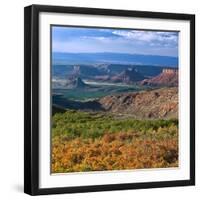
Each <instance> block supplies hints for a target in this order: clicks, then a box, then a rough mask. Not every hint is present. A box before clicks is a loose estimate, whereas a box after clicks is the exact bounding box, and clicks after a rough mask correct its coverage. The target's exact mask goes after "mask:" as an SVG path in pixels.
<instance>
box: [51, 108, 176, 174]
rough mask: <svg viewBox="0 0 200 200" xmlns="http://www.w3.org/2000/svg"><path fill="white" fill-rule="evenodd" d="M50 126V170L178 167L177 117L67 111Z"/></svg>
mask: <svg viewBox="0 0 200 200" xmlns="http://www.w3.org/2000/svg"><path fill="white" fill-rule="evenodd" d="M52 126H53V127H52V131H53V137H52V141H53V143H52V170H53V172H73V171H94V170H113V169H136V168H154V167H175V166H178V121H177V120H135V119H115V117H113V116H112V115H109V114H107V115H105V113H104V114H103V113H88V112H80V111H66V112H65V113H57V114H55V115H54V116H53V124H52Z"/></svg>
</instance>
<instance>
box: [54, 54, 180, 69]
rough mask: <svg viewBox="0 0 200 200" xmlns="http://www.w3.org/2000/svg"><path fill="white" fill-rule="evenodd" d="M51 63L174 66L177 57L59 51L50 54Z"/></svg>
mask: <svg viewBox="0 0 200 200" xmlns="http://www.w3.org/2000/svg"><path fill="white" fill-rule="evenodd" d="M52 60H53V64H96V63H107V64H111V63H112V64H138V65H162V66H172V67H176V66H177V65H178V58H177V57H170V56H157V55H139V54H126V53H59V52H54V53H53V54H52Z"/></svg>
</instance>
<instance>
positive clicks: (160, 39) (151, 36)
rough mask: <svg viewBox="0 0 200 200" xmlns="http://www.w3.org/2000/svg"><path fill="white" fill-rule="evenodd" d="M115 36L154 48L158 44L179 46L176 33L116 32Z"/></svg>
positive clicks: (114, 32)
mask: <svg viewBox="0 0 200 200" xmlns="http://www.w3.org/2000/svg"><path fill="white" fill-rule="evenodd" d="M112 33H113V34H114V35H118V36H121V37H123V38H125V39H128V40H134V41H136V42H137V41H139V42H150V43H152V46H155V45H156V44H157V45H158V46H159V45H161V44H167V43H168V45H177V42H178V41H177V40H178V35H177V33H174V32H157V31H140V30H131V31H127V30H115V31H113V32H112Z"/></svg>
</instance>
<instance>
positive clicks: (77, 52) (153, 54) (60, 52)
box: [52, 51, 178, 58]
mask: <svg viewBox="0 0 200 200" xmlns="http://www.w3.org/2000/svg"><path fill="white" fill-rule="evenodd" d="M52 53H71V54H100V53H113V54H128V55H141V56H160V57H172V58H178V56H169V55H158V54H138V53H120V52H112V51H102V52H68V51H67V52H66V51H52Z"/></svg>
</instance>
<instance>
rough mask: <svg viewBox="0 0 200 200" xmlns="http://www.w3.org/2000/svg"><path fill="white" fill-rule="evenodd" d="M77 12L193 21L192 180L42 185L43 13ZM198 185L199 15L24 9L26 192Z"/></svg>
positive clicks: (191, 85)
mask: <svg viewBox="0 0 200 200" xmlns="http://www.w3.org/2000/svg"><path fill="white" fill-rule="evenodd" d="M41 12H49V13H76V14H90V15H102V16H113V17H114V16H125V17H140V18H154V19H170V20H180V21H181V20H188V21H189V22H190V179H189V180H177V181H162V182H145V183H127V184H124V183H123V184H109V185H92V186H78V187H62V188H59V187H56V188H42V189H41V188H39V13H41ZM187 185H195V15H191V14H175V13H161V12H146V11H145V12H143V11H126V10H111V9H97V8H83V7H61V6H46V5H31V6H28V7H25V9H24V192H25V193H27V194H30V195H46V194H60V193H77V192H97V191H109V190H126V189H142V188H161V187H172V186H187Z"/></svg>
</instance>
